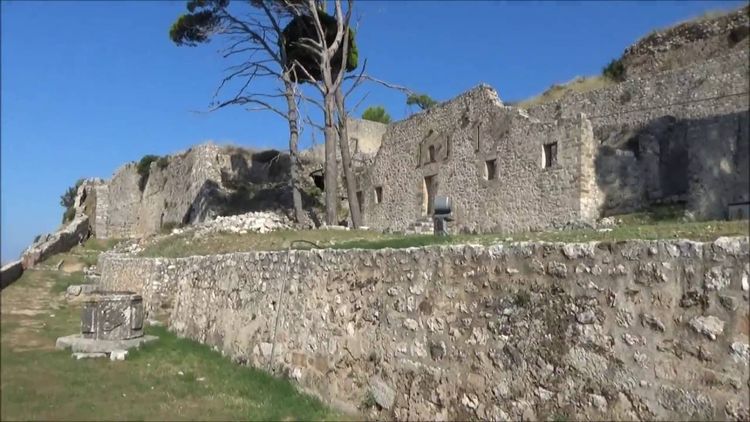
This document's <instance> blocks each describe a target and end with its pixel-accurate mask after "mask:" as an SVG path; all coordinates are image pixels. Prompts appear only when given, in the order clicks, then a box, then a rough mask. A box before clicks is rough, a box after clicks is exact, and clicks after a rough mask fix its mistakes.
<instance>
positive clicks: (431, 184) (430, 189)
mask: <svg viewBox="0 0 750 422" xmlns="http://www.w3.org/2000/svg"><path fill="white" fill-rule="evenodd" d="M435 194H437V175H432V176H426V177H425V178H424V184H423V186H422V214H423V215H432V213H433V212H434V211H435Z"/></svg>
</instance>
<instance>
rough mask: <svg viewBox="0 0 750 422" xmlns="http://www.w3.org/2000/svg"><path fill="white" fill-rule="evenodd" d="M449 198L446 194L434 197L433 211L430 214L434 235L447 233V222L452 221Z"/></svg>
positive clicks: (445, 234)
mask: <svg viewBox="0 0 750 422" xmlns="http://www.w3.org/2000/svg"><path fill="white" fill-rule="evenodd" d="M451 212H452V209H451V200H450V198H448V197H447V196H436V197H435V211H434V212H433V214H432V221H433V223H434V231H433V233H434V234H435V236H447V235H448V222H449V221H453V215H452V214H451Z"/></svg>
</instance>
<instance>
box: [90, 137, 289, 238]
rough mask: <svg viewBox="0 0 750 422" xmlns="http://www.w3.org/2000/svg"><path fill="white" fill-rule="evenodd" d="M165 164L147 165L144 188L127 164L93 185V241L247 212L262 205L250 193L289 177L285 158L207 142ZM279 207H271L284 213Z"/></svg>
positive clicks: (269, 152)
mask: <svg viewBox="0 0 750 422" xmlns="http://www.w3.org/2000/svg"><path fill="white" fill-rule="evenodd" d="M164 160H166V161H156V162H152V163H151V166H150V168H149V172H148V178H147V180H146V181H145V183H141V176H140V175H139V174H138V170H137V164H136V163H128V164H126V165H124V166H122V167H121V168H120V169H118V170H117V171H116V172H115V174H114V175H113V176H112V179H111V180H109V181H108V182H106V183H103V184H101V185H97V186H96V188H95V189H96V190H95V192H96V201H95V204H96V207H95V214H96V218H94V219H92V224H93V225H94V228H95V229H94V233H95V234H96V236H97V237H99V238H107V237H110V238H127V237H141V236H146V235H150V234H155V233H159V231H160V230H161V229H162V228H163V227H164V226H166V225H172V226H174V225H180V224H193V223H196V222H201V221H205V220H210V219H212V218H213V217H216V216H217V215H224V214H233V213H235V214H236V213H241V212H247V211H250V210H249V209H243V208H242V207H246V208H249V207H251V206H259V207H262V206H263V204H260V205H259V201H260V200H259V201H256V202H252V201H253V198H250V192H251V191H253V189H255V190H259V189H261V188H267V186H266V185H265V184H277V185H283V182H284V181H285V180H287V179H288V174H289V170H288V166H289V157H288V154H284V153H279V152H278V151H273V150H268V151H253V150H248V149H243V148H238V147H231V146H219V145H216V144H213V143H210V142H209V143H205V144H201V145H198V146H196V147H193V148H190V149H189V150H187V151H185V152H182V153H179V154H175V155H171V156H168V157H164ZM273 188H274V187H271V188H269V189H270V190H271V191H272V190H273ZM280 189H282V190H283V187H282V188H280ZM282 196H283V195H282ZM290 200H291V196H290ZM278 202H279V201H276V203H274V205H276V206H278V207H280V208H283V206H282V204H279V203H278Z"/></svg>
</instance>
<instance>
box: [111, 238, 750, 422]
mask: <svg viewBox="0 0 750 422" xmlns="http://www.w3.org/2000/svg"><path fill="white" fill-rule="evenodd" d="M749 249H750V248H749V244H748V238H721V239H719V240H717V241H715V242H712V243H697V242H690V241H681V240H675V241H650V242H646V241H628V242H618V243H607V242H602V243H587V244H546V243H539V244H529V243H517V244H512V245H506V246H503V245H496V246H489V247H479V246H450V247H427V248H411V249H403V250H392V249H384V250H377V251H372V250H346V251H338V250H317V251H292V252H291V254H290V255H287V252H285V251H282V252H250V253H235V254H229V255H220V256H203V257H190V258H179V259H147V258H134V257H124V256H118V255H111V254H105V255H102V256H101V257H100V263H99V266H100V268H101V269H102V282H103V283H104V285H105V287H106V288H108V289H128V290H135V291H136V292H141V293H143V294H144V300H145V301H146V303H147V304H148V302H150V301H151V302H152V303H155V302H156V301H157V300H158V301H161V302H159V303H160V305H159V306H161V304H164V303H165V299H164V298H166V297H167V296H171V298H172V300H173V302H172V309H171V321H170V327H171V329H172V330H174V331H175V332H177V333H178V334H180V335H184V336H187V337H190V338H193V339H196V340H198V341H201V342H204V343H206V344H209V345H212V346H215V347H217V348H218V349H220V350H221V351H222V352H223V353H225V354H226V355H228V356H230V357H231V358H233V359H234V360H236V361H238V362H242V363H249V364H252V365H254V366H258V367H263V368H265V367H266V366H267V365H268V363H269V362H271V361H272V367H273V368H274V369H275V370H277V371H280V372H281V373H284V374H286V375H288V376H290V377H291V378H293V379H295V380H297V381H298V382H299V383H300V384H301V385H302V386H304V387H305V388H307V389H310V390H312V391H314V392H316V393H317V394H319V395H320V396H322V397H323V398H325V399H326V400H329V401H331V402H333V403H334V404H336V405H340V406H346V405H349V406H350V407H353V406H357V405H359V404H360V403H362V402H372V401H374V402H376V403H378V405H379V406H380V407H381V408H382V411H381V412H382V413H379V414H369V416H372V417H377V418H379V419H384V418H391V417H394V418H396V419H400V420H405V419H412V420H416V419H419V420H437V419H460V420H468V419H473V418H480V419H495V420H497V419H511V420H520V419H521V418H523V419H526V420H529V419H535V418H539V419H550V418H566V419H579V420H580V419H597V420H603V419H604V420H607V419H608V420H625V419H661V420H684V419H727V418H728V419H735V420H740V419H745V420H746V419H747V418H748V406H749V403H748V400H749V397H750V395H749V394H748V393H749V391H748V390H749V384H748V381H747V380H748V376H749V375H750V372H749V370H748V359H749V357H748V324H749V322H750V321H749V320H748V318H749V316H748V299H749V298H748V294H749V292H748V289H749V287H748V276H749V273H750V268H749V267H748V259H749V258H750V255H749ZM287 258H289V262H287ZM154 282H159V283H160V284H159V287H156V288H155V287H153V286H152V284H153V283H154ZM167 285H168V286H169V287H168V288H165V287H164V286H167ZM155 291H159V293H158V294H157V296H159V295H165V296H164V298H159V299H155V296H154V294H152V293H150V292H155ZM147 306H148V305H147ZM154 306H155V305H153V304H152V305H151V307H152V308H153V307H154ZM277 318H278V330H277V331H276V330H275V328H274V327H275V326H276V321H277ZM275 331H276V333H275V336H274V332H275ZM274 339H275V343H274ZM272 354H273V358H272V356H271V355H272Z"/></svg>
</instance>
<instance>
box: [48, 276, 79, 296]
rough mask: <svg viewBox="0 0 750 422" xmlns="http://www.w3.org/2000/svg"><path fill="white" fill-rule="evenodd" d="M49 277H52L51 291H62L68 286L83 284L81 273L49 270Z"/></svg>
mask: <svg viewBox="0 0 750 422" xmlns="http://www.w3.org/2000/svg"><path fill="white" fill-rule="evenodd" d="M49 277H50V278H51V279H52V288H51V291H52V293H62V292H64V291H66V290H68V287H69V286H72V285H75V284H83V273H82V272H74V273H65V272H62V271H54V272H52V271H51V272H50V274H49Z"/></svg>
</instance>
